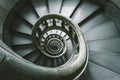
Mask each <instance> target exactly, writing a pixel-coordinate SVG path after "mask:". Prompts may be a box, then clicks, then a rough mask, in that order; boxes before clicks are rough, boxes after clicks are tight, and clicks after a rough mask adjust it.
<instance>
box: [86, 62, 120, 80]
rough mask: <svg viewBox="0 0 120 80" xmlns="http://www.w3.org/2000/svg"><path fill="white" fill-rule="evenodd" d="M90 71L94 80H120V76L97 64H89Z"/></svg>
mask: <svg viewBox="0 0 120 80" xmlns="http://www.w3.org/2000/svg"><path fill="white" fill-rule="evenodd" d="M88 71H89V73H90V76H91V78H92V80H120V74H117V73H115V72H112V71H110V70H108V69H106V68H103V67H101V66H99V65H97V64H95V63H92V62H89V63H88Z"/></svg>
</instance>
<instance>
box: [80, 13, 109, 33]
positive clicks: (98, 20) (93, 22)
mask: <svg viewBox="0 0 120 80" xmlns="http://www.w3.org/2000/svg"><path fill="white" fill-rule="evenodd" d="M108 20H109V18H108V17H107V16H106V15H105V14H104V13H99V14H98V15H97V16H95V17H93V18H92V19H90V20H89V21H88V22H86V23H85V24H83V25H81V26H80V27H81V30H82V32H83V33H86V32H87V31H89V30H90V29H93V28H94V27H96V26H98V25H101V24H102V23H105V22H106V21H108Z"/></svg>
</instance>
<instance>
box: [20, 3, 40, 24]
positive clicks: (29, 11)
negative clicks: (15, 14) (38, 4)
mask: <svg viewBox="0 0 120 80" xmlns="http://www.w3.org/2000/svg"><path fill="white" fill-rule="evenodd" d="M19 15H20V16H21V17H23V18H24V19H25V20H26V21H28V22H29V23H30V24H32V25H34V24H35V22H36V21H37V19H38V16H37V15H36V13H35V11H34V10H33V8H32V7H31V6H30V4H29V5H27V6H25V7H24V9H23V10H21V12H20V13H19Z"/></svg>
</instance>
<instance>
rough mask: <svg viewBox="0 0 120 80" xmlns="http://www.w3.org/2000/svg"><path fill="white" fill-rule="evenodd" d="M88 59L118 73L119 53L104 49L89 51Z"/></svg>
mask: <svg viewBox="0 0 120 80" xmlns="http://www.w3.org/2000/svg"><path fill="white" fill-rule="evenodd" d="M89 60H90V61H92V62H95V63H97V64H99V65H101V66H103V67H105V68H108V69H109V70H111V71H114V72H116V73H119V74H120V54H116V53H112V54H111V52H105V51H90V58H89Z"/></svg>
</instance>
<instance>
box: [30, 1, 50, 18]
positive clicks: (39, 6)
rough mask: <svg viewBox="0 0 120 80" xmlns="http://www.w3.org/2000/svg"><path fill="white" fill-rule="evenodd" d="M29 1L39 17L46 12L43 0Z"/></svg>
mask: <svg viewBox="0 0 120 80" xmlns="http://www.w3.org/2000/svg"><path fill="white" fill-rule="evenodd" d="M31 2H32V4H33V6H34V9H35V10H36V12H37V13H38V15H39V16H40V17H41V16H43V15H45V14H47V13H48V9H47V4H46V2H45V0H31Z"/></svg>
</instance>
